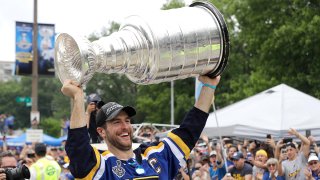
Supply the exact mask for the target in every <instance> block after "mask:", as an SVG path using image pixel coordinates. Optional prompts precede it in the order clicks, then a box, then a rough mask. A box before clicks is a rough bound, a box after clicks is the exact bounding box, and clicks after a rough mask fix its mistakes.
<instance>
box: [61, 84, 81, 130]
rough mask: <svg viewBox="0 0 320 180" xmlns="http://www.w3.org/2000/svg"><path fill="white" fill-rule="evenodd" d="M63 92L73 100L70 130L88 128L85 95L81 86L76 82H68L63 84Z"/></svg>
mask: <svg viewBox="0 0 320 180" xmlns="http://www.w3.org/2000/svg"><path fill="white" fill-rule="evenodd" d="M61 92H62V93H63V94H64V95H65V96H68V97H70V98H71V99H72V100H73V109H72V112H71V118H70V129H75V128H80V127H83V126H86V124H87V122H86V118H85V110H84V94H83V90H82V89H81V87H80V85H79V84H77V83H76V82H74V81H71V80H66V81H65V82H64V83H63V86H62V88H61Z"/></svg>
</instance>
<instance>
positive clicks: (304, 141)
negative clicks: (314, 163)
mask: <svg viewBox="0 0 320 180" xmlns="http://www.w3.org/2000/svg"><path fill="white" fill-rule="evenodd" d="M288 132H289V134H291V135H294V136H296V137H297V138H299V139H300V140H301V145H302V146H301V150H302V152H303V154H304V156H305V157H306V158H308V156H309V152H310V141H309V139H308V138H307V137H306V136H304V135H302V134H300V133H299V132H298V131H297V130H295V129H293V128H290V129H289V131H288Z"/></svg>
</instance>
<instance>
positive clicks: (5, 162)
mask: <svg viewBox="0 0 320 180" xmlns="http://www.w3.org/2000/svg"><path fill="white" fill-rule="evenodd" d="M15 167H17V160H16V158H14V157H3V158H2V162H1V168H4V169H6V168H15Z"/></svg>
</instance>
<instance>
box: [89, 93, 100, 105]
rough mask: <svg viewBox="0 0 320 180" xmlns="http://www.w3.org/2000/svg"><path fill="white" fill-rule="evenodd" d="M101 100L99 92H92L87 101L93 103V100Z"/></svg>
mask: <svg viewBox="0 0 320 180" xmlns="http://www.w3.org/2000/svg"><path fill="white" fill-rule="evenodd" d="M100 101H101V98H100V96H99V95H98V94H96V93H92V94H90V95H89V96H88V98H87V103H88V104H89V103H91V102H100Z"/></svg>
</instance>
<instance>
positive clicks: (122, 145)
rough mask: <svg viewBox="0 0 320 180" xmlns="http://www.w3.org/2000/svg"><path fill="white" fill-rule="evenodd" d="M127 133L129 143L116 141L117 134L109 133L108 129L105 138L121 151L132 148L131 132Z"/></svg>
mask: <svg viewBox="0 0 320 180" xmlns="http://www.w3.org/2000/svg"><path fill="white" fill-rule="evenodd" d="M128 133H129V136H130V143H123V142H121V141H118V140H117V136H116V135H111V134H109V133H108V131H107V133H106V140H107V141H108V142H109V143H110V144H111V145H112V146H114V147H116V148H117V149H119V150H121V151H128V150H130V149H131V148H132V140H133V133H132V132H128Z"/></svg>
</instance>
